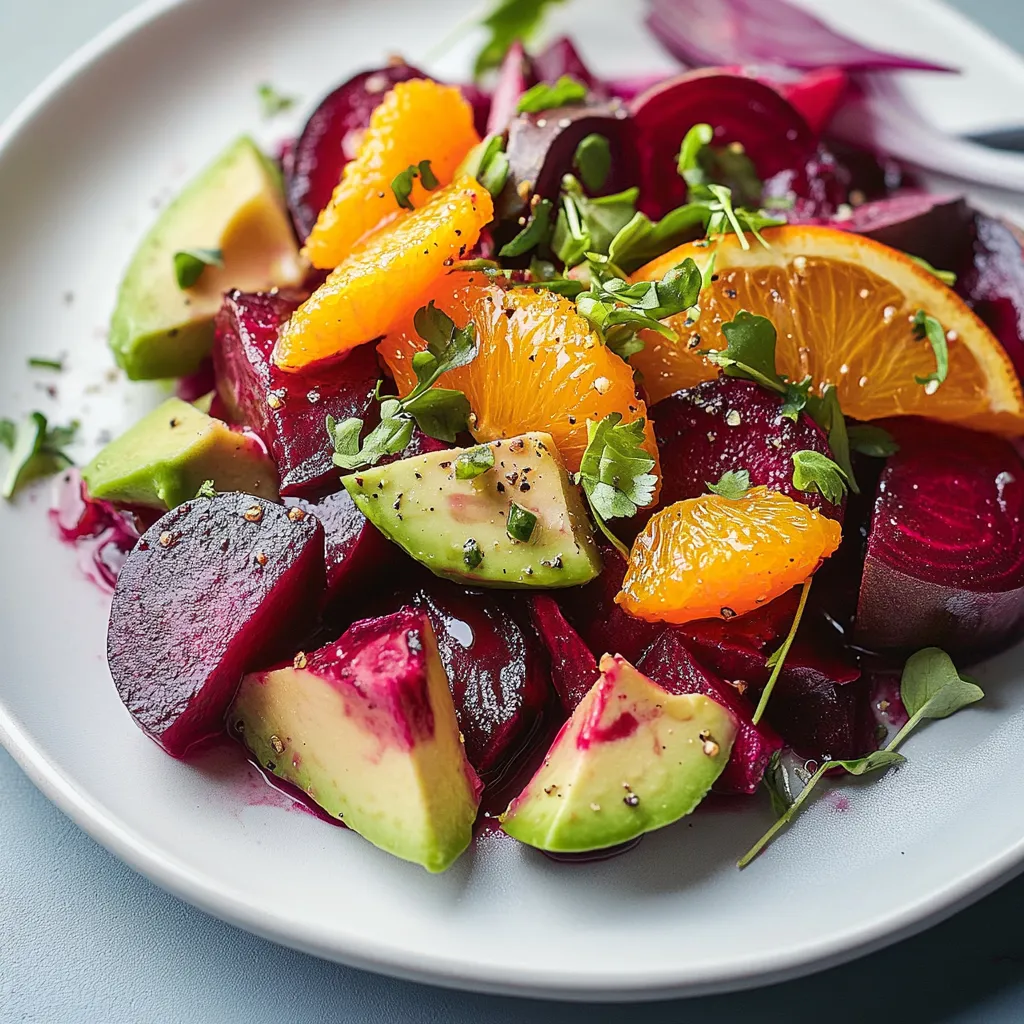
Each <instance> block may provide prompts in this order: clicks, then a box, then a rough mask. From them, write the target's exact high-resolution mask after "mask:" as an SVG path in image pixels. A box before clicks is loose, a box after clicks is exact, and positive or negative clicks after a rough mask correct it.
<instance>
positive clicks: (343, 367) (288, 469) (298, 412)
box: [213, 291, 380, 497]
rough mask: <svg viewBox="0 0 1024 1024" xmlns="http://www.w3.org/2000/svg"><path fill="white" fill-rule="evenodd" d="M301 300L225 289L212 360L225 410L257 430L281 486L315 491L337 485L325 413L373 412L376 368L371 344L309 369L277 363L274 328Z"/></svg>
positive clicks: (340, 416)
mask: <svg viewBox="0 0 1024 1024" xmlns="http://www.w3.org/2000/svg"><path fill="white" fill-rule="evenodd" d="M301 300H302V296H301V295H299V294H298V293H295V292H289V293H286V292H283V291H282V292H275V293H259V294H251V293H245V292H239V291H233V292H229V293H228V294H227V295H226V296H225V297H224V304H223V305H222V306H221V310H220V312H219V313H218V314H217V330H216V339H215V341H214V349H213V363H214V370H215V373H216V379H217V393H218V395H219V396H220V398H221V400H222V401H223V403H224V405H225V407H226V408H227V410H228V413H229V414H230V416H231V417H232V418H233V419H235V420H237V421H238V422H240V423H244V424H246V425H247V426H249V427H251V428H252V429H253V430H254V431H255V432H256V433H257V434H258V435H259V436H260V438H262V440H263V442H264V444H266V446H267V448H268V449H269V450H270V454H271V456H272V457H273V459H274V461H275V462H276V463H277V468H278V473H279V474H280V477H281V494H282V495H286V496H296V497H314V496H316V495H318V494H324V493H327V492H331V491H336V490H338V489H339V488H340V486H341V483H340V476H341V474H340V472H339V471H338V469H337V467H336V466H335V465H334V463H333V462H332V460H331V454H332V452H331V446H330V443H329V440H328V437H327V429H326V427H325V425H324V422H325V420H326V418H327V416H328V415H330V416H333V417H334V418H335V419H336V420H339V421H341V420H344V419H348V418H349V417H350V416H358V417H359V418H361V419H368V420H373V419H374V417H376V415H377V413H378V404H377V402H376V400H375V399H374V397H373V392H374V389H375V388H376V386H377V381H378V379H379V377H380V373H379V370H378V368H377V356H376V352H375V350H374V346H373V345H372V344H368V345H360V346H359V347H358V348H356V349H354V350H353V351H352V352H351V353H350V354H349V355H348V356H347V357H346V358H345V359H343V360H342V361H341V362H339V363H336V364H334V365H332V366H329V367H325V368H322V369H318V370H312V371H310V372H308V373H285V372H284V371H282V370H280V369H278V368H277V367H276V366H275V365H274V362H273V360H272V358H271V354H272V352H273V349H274V344H275V342H276V341H277V334H278V330H279V328H280V327H281V325H282V324H283V323H284V322H285V321H286V320H287V319H288V318H289V317H290V316H291V314H292V313H293V312H294V311H295V309H296V308H297V307H298V305H299V303H300V302H301Z"/></svg>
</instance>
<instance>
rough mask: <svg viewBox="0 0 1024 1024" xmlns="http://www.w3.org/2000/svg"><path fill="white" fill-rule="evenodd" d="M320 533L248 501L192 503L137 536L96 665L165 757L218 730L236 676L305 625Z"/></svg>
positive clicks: (306, 522) (313, 603)
mask: <svg viewBox="0 0 1024 1024" xmlns="http://www.w3.org/2000/svg"><path fill="white" fill-rule="evenodd" d="M323 536H324V534H323V528H322V527H321V526H320V523H319V522H318V521H317V519H316V518H314V517H313V516H310V515H303V516H297V515H295V514H294V513H290V512H289V510H288V509H285V508H283V507H282V506H281V505H275V504H273V503H272V502H269V501H265V500H264V499H262V498H254V497H252V496H251V495H248V494H221V495H218V496H217V497H216V498H212V499H210V498H198V499H196V500H194V501H189V502H186V503H185V504H184V505H179V506H178V507H177V508H175V509H173V510H172V511H171V512H168V513H167V515H165V516H163V517H162V518H161V519H160V520H158V521H157V523H156V524H155V525H154V526H153V527H151V528H150V529H149V530H147V531H146V533H145V534H143V536H142V538H141V539H140V540H139V543H138V544H137V545H136V547H135V549H134V550H133V551H132V553H131V555H130V556H129V557H128V561H127V562H126V563H125V565H124V568H123V569H122V570H121V574H120V576H119V577H118V580H117V587H116V589H115V590H114V601H113V606H112V607H111V610H110V625H109V627H108V631H107V661H108V663H109V665H110V673H111V675H112V676H113V677H114V683H115V685H116V686H117V692H118V693H119V694H120V697H121V700H123V701H124V703H125V706H126V707H127V708H128V710H129V711H130V712H131V713H132V715H133V716H134V718H135V720H136V721H137V722H138V724H139V725H140V726H141V727H142V728H143V729H144V730H145V731H146V732H147V733H148V734H149V735H150V736H152V738H153V739H155V740H156V741H157V742H158V743H159V744H160V745H161V746H163V747H164V749H165V750H167V752H168V753H169V754H172V755H174V756H175V757H180V756H181V755H183V754H184V753H185V752H186V750H187V749H188V748H189V747H190V746H192V745H193V744H195V743H197V742H199V741H200V740H203V739H205V738H207V737H208V736H210V735H212V734H214V733H216V732H218V731H220V729H221V727H222V720H223V717H224V712H225V711H226V709H227V706H228V704H229V703H230V701H231V698H232V696H233V694H234V692H235V688H236V687H237V686H238V682H239V680H240V679H241V678H242V674H243V673H244V672H245V671H247V670H249V669H252V668H256V667H258V666H259V665H261V664H263V663H264V662H266V661H267V660H269V659H271V658H273V657H274V656H277V655H280V654H282V653H284V651H285V650H286V648H288V647H289V646H290V645H293V644H294V643H296V642H297V641H298V639H300V638H301V636H302V635H303V633H305V632H306V631H308V630H309V629H310V627H311V626H313V625H314V624H315V621H316V616H317V612H318V609H319V604H320V601H321V599H322V596H323V589H324V569H323Z"/></svg>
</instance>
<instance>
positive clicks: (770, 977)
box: [0, 0, 1024, 1002]
mask: <svg viewBox="0 0 1024 1024" xmlns="http://www.w3.org/2000/svg"><path fill="white" fill-rule="evenodd" d="M199 2H209V0H144V2H142V3H140V4H139V5H138V6H136V7H134V8H132V9H131V10H129V11H127V12H125V13H124V14H122V15H121V16H120V17H118V18H116V19H115V20H114V21H113V22H111V23H110V24H109V25H108V26H107V27H106V28H104V29H103V30H101V31H100V32H99V33H97V34H96V35H94V36H93V37H92V38H91V39H90V40H89V41H88V42H86V43H85V44H83V45H82V46H80V47H79V48H78V49H76V50H75V51H74V52H73V53H71V54H70V55H69V56H68V57H66V58H65V59H64V60H63V61H62V62H61V63H60V64H59V65H58V66H57V67H56V68H55V69H54V70H52V71H51V72H50V73H49V74H48V75H46V76H45V77H44V78H43V79H42V81H41V82H40V83H39V84H38V85H36V86H35V87H34V88H33V89H32V90H31V91H30V92H29V94H28V95H27V96H26V97H25V98H24V99H23V100H22V101H21V102H20V103H19V104H18V105H17V106H16V107H15V108H14V110H13V111H12V112H11V113H10V114H9V115H8V117H7V118H6V119H5V120H4V121H3V123H2V124H0V157H2V156H3V155H4V154H5V153H6V151H7V149H8V148H9V147H10V146H11V145H12V144H13V143H14V142H15V141H16V139H17V137H18V136H19V134H20V133H21V131H22V130H23V129H24V128H26V127H27V126H28V125H29V124H30V123H31V121H32V120H33V119H34V118H35V117H36V116H38V115H39V114H41V113H42V112H43V111H44V110H45V108H46V107H47V106H48V105H49V104H50V103H52V102H53V101H55V100H57V99H58V98H59V97H60V95H61V94H62V93H63V92H64V90H65V89H67V88H68V87H69V86H70V85H71V84H72V83H73V82H74V80H75V78H76V77H77V76H78V75H79V74H81V73H82V72H83V71H85V70H87V69H88V68H89V67H91V66H92V65H94V64H96V63H98V62H99V61H101V60H102V59H104V58H105V57H106V56H107V55H108V54H109V53H111V52H112V51H114V50H115V49H116V48H117V47H119V46H120V45H121V44H123V43H125V42H126V41H128V40H129V39H130V37H132V36H133V35H135V34H136V33H137V32H139V31H140V30H142V29H144V28H145V27H147V26H148V25H150V24H152V23H153V22H155V21H157V20H159V18H161V17H162V16H163V15H165V14H167V13H169V12H171V11H172V10H174V9H176V8H184V7H188V6H192V5H193V4H198V3H199ZM900 2H901V3H904V4H907V5H913V6H916V7H918V8H922V7H923V8H925V9H928V8H931V9H933V10H935V11H936V13H939V14H941V16H942V17H943V18H945V19H947V20H951V21H952V22H953V23H954V24H956V23H959V24H960V25H962V26H964V27H966V28H968V29H969V30H970V31H971V32H972V34H974V35H975V37H976V38H977V39H978V40H979V41H980V40H982V39H984V42H985V44H986V45H989V46H991V47H992V48H993V50H995V51H998V52H999V54H1000V58H1001V59H1003V60H1005V59H1006V57H1007V56H1013V57H1015V58H1016V60H1017V62H1018V63H1019V64H1020V66H1021V70H1022V71H1024V58H1020V57H1019V56H1018V55H1016V54H1015V53H1014V51H1012V50H1010V49H1009V47H1007V46H1006V45H1005V44H1003V43H1002V42H1001V41H1000V40H998V39H997V38H995V37H994V36H992V35H991V34H990V33H988V32H987V31H986V30H985V29H983V28H982V27H981V26H979V25H978V24H977V23H975V22H973V21H972V20H970V19H969V18H968V17H966V16H965V15H963V14H961V13H960V12H959V11H957V10H954V9H953V8H951V7H949V6H948V5H947V4H946V3H944V2H942V0H900ZM0 745H2V746H3V747H4V748H5V749H6V750H7V751H8V753H9V754H10V755H11V757H12V758H13V759H14V761H15V762H16V763H17V764H18V766H19V767H20V768H21V769H22V771H24V772H25V774H26V775H27V776H28V778H29V779H30V780H31V781H32V783H33V784H34V785H35V786H36V787H37V788H38V789H39V790H40V791H41V792H42V793H43V795H44V796H46V798H47V799H48V800H50V802H51V803H53V804H54V805H55V806H56V807H58V808H59V809H60V810H61V811H62V812H63V813H64V814H66V815H67V816H68V817H69V818H70V819H71V820H72V821H74V822H75V824H76V825H78V826H79V827H80V828H81V829H82V830H83V831H84V832H86V833H87V834H88V835H89V836H90V837H91V838H92V839H94V840H95V841H96V842H98V843H99V844H100V845H101V846H103V847H104V848H105V849H107V850H108V851H109V852H110V853H112V854H113V855H114V856H116V857H118V858H119V859H120V860H122V861H123V862H125V863H126V864H128V865H129V866H130V867H131V868H132V869H133V870H135V871H137V872H138V873H139V874H141V875H143V876H144V877H146V878H148V879H149V880H150V881H152V882H153V883H155V884H156V885H158V886H159V887H161V888H162V889H164V890H165V891H167V892H170V893H172V894H173V895H175V896H177V897H178V898H180V899H182V900H184V901H185V902H187V903H189V904H191V905H192V906H195V907H197V908H198V909H200V910H202V911H204V912H205V913H208V914H211V915H212V916H214V917H217V918H219V919H220V920H223V921H226V922H227V923H229V924H231V925H233V926H235V927H239V928H242V929H244V930H245V931H248V932H250V933H253V934H255V935H258V936H260V937H262V938H264V939H268V940H270V941H272V942H275V943H277V944H279V945H282V946H286V947H289V948H292V949H297V950H299V951H301V952H304V953H308V954H310V955H313V956H317V957H320V958H323V959H326V960H332V961H335V962H339V963H343V964H346V965H348V966H351V967H356V968H360V969H363V970H369V971H373V972H376V973H380V974H386V975H388V976H391V977H396V978H401V979H404V980H408V981H415V982H420V983H426V984H432V985H438V986H441V987H445V988H452V989H459V990H467V991H476V992H485V993H496V994H502V995H510V996H529V997H536V998H548V999H560V1000H569V1001H595V1000H604V1001H610V1002H626V1001H651V1000H658V999H669V998H680V997H696V996H702V995H709V994H714V993H723V992H731V991H740V990H742V989H749V988H754V987H757V986H760V985H766V984H773V983H777V982H782V981H787V980H790V979H793V978H798V977H802V976H805V975H808V974H812V973H815V972H817V971H822V970H826V969H828V968H830V967H834V966H838V965H839V964H842V963H846V962H848V961H851V960H854V959H856V958H858V957H861V956H864V955H866V954H868V953H871V952H873V951H875V950H878V949H881V948H883V947H885V946H888V945H891V944H893V943H896V942H899V941H901V940H902V939H904V938H908V937H909V936H911V935H914V934H916V933H918V932H920V931H923V930H924V929H926V928H928V927H931V926H933V925H935V924H938V923H939V922H940V921H942V920H945V919H946V918H948V917H950V916H952V915H953V914H955V913H956V912H958V911H959V910H961V909H963V908H964V907H966V906H968V905H970V904H971V903H974V902H975V901H977V900H979V899H981V898H983V897H984V896H985V895H987V894H988V893H990V892H992V891H993V890H995V889H996V888H998V887H1000V886H1001V885H1003V884H1004V883H1006V882H1008V881H1010V880H1011V879H1012V878H1013V877H1015V876H1016V875H1018V874H1020V873H1021V872H1022V871H1024V835H1022V836H1021V838H1020V839H1019V840H1018V841H1017V842H1016V843H1014V844H1013V845H1011V846H1010V847H1009V848H1008V849H1006V850H1004V851H1003V852H1002V853H1001V854H998V855H996V856H993V857H991V858H989V859H988V860H987V861H985V862H983V863H982V864H979V865H976V866H975V867H974V868H973V870H971V871H970V872H968V873H966V874H963V875H961V876H960V877H958V878H955V879H953V880H951V881H950V882H948V883H947V884H946V885H943V886H942V887H940V888H938V889H937V890H935V891H933V892H932V893H931V894H930V895H928V896H926V897H921V898H919V899H918V900H917V901H915V902H914V903H911V904H910V905H904V906H903V907H901V908H900V909H899V910H898V911H888V910H883V911H881V912H879V913H878V914H877V915H876V916H875V917H874V918H873V919H872V920H871V921H870V922H868V923H866V924H863V925H861V926H859V927H854V928H850V929H848V930H847V931H846V932H843V933H840V934H838V935H835V936H833V937H832V938H831V939H829V940H828V941H827V942H826V943H821V942H810V941H809V942H807V943H805V944H804V945H802V946H800V947H798V948H796V949H794V950H792V951H790V952H789V953H788V954H786V955H774V956H773V955H772V954H771V951H759V952H755V953H753V954H750V953H748V954H746V956H745V958H744V961H743V962H742V963H740V964H733V965H732V966H730V967H722V968H719V969H717V970H714V971H711V972H708V971H705V972H704V973H703V974H702V976H701V977H700V978H686V977H680V974H679V971H678V969H676V971H675V972H674V973H671V974H670V973H669V972H668V971H657V972H647V973H646V974H645V973H643V972H642V971H636V970H635V969H633V970H631V971H630V973H629V978H628V980H627V979H626V977H625V976H622V977H616V978H611V979H605V978H602V977H600V976H598V977H595V976H592V975H587V974H584V973H581V972H578V971H577V972H571V971H570V972H567V971H565V970H564V969H551V970H540V969H537V968H529V969H518V976H517V978H516V980H514V981H512V980H509V977H508V971H507V970H499V969H496V968H488V967H486V966H482V965H472V964H468V963H466V962H464V961H459V960H456V959H453V958H451V957H448V956H435V955H432V954H431V953H430V952H429V951H428V950H419V951H417V952H416V954H415V955H412V956H410V955H409V954H408V953H407V952H396V951H394V950H393V949H391V948H390V947H389V946H388V945H387V944H386V942H382V941H381V940H379V939H378V938H374V937H370V938H367V937H365V936H364V937H361V938H360V939H359V940H358V944H356V943H355V942H354V941H349V943H348V944H347V945H345V944H344V943H339V940H338V936H336V935H335V936H334V937H333V940H332V941H331V942H328V941H327V939H326V937H325V936H324V937H320V938H319V939H318V937H317V936H316V935H310V934H309V933H307V934H305V935H303V934H301V933H300V932H299V930H298V929H297V927H296V926H295V924H294V922H290V921H289V919H288V918H287V917H286V916H284V915H280V914H277V915H270V914H268V912H267V911H266V910H263V909H261V908H260V906H259V905H258V904H255V903H252V902H249V901H246V900H244V899H241V898H238V897H236V896H233V895H230V894H224V893H221V892H218V891H217V889H216V886H215V885H214V884H213V883H212V882H211V881H210V880H209V879H208V878H206V877H205V876H203V875H202V874H200V873H199V872H197V871H195V870H193V869H191V868H189V866H188V865H187V864H186V863H184V862H182V861H180V860H179V859H177V858H175V857H170V856H168V855H166V854H165V853H164V852H163V851H162V850H161V849H160V848H159V847H157V846H155V845H152V844H150V843H147V842H146V841H144V840H142V839H141V838H140V837H139V836H138V835H137V834H135V833H134V831H133V830H132V829H131V828H130V827H129V826H128V825H127V824H126V823H124V822H122V821H121V820H120V819H118V818H117V817H116V816H115V815H114V814H112V813H111V812H109V811H108V810H107V809H106V808H105V807H104V805H103V804H102V803H101V802H100V801H98V800H95V799H93V798H92V797H90V796H89V795H88V794H86V793H85V792H84V791H82V789H81V788H80V787H79V786H78V785H77V784H76V783H75V781H74V779H73V778H71V777H70V776H69V775H68V774H67V773H66V772H64V771H63V770H62V769H61V768H59V767H58V766H57V765H56V764H55V763H53V762H52V761H51V760H50V759H49V758H48V757H47V756H46V754H45V753H44V752H43V751H42V750H41V749H39V748H37V746H36V745H35V743H34V742H33V741H32V740H31V739H30V738H29V737H28V735H27V734H26V732H25V731H24V730H23V729H22V727H21V726H20V724H19V722H18V720H17V718H16V716H15V715H14V713H13V711H12V710H11V709H9V708H8V707H7V705H6V703H5V701H4V699H3V696H2V694H0Z"/></svg>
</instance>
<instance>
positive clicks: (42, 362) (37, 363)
mask: <svg viewBox="0 0 1024 1024" xmlns="http://www.w3.org/2000/svg"><path fill="white" fill-rule="evenodd" d="M28 365H29V366H31V367H32V369H34V370H63V369H64V360H63V359H47V358H45V357H44V356H29V360H28Z"/></svg>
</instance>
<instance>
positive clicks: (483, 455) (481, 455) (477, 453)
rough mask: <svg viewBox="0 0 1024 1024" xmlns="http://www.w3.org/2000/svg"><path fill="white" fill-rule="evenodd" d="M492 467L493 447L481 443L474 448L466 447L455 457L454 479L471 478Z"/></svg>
mask: <svg viewBox="0 0 1024 1024" xmlns="http://www.w3.org/2000/svg"><path fill="white" fill-rule="evenodd" d="M493 468H494V449H493V448H491V447H490V445H486V444H482V445H479V446H478V447H476V448H467V449H466V450H465V451H464V452H463V453H462V454H461V455H459V456H457V458H456V459H455V479H456V480H473V479H475V478H476V477H478V476H480V474H481V473H486V472H487V470H489V469H493Z"/></svg>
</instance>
